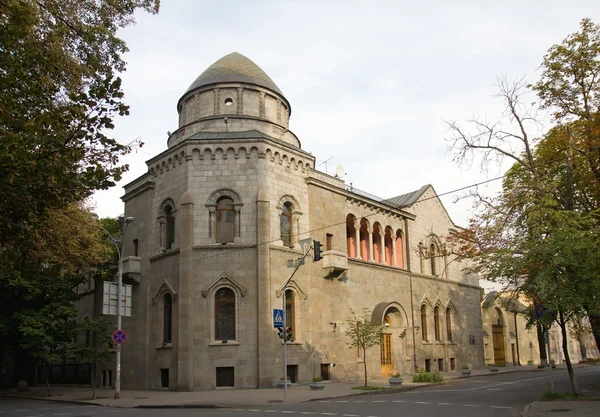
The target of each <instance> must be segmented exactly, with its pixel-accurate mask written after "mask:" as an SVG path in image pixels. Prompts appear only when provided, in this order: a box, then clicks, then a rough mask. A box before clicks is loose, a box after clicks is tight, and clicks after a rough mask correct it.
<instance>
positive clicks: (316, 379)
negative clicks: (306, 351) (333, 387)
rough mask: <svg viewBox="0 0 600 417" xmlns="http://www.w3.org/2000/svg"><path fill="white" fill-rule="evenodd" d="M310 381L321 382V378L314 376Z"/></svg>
mask: <svg viewBox="0 0 600 417" xmlns="http://www.w3.org/2000/svg"><path fill="white" fill-rule="evenodd" d="M312 382H323V378H321V377H320V376H316V377H314V378H313V380H312Z"/></svg>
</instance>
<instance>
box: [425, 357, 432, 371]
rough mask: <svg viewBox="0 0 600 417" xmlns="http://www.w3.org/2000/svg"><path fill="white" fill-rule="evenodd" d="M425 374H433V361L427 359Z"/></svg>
mask: <svg viewBox="0 0 600 417" xmlns="http://www.w3.org/2000/svg"><path fill="white" fill-rule="evenodd" d="M425 372H431V359H425Z"/></svg>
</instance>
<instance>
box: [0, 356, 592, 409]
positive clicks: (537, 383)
mask: <svg viewBox="0 0 600 417" xmlns="http://www.w3.org/2000/svg"><path fill="white" fill-rule="evenodd" d="M576 375H577V380H578V383H579V386H580V389H581V390H584V389H586V388H587V387H589V386H591V385H595V384H600V366H596V367H587V368H580V369H578V370H577V371H576ZM551 385H553V386H554V390H555V391H559V392H568V391H570V384H569V379H568V375H567V372H566V370H558V371H547V372H518V373H512V374H500V375H493V376H492V375H490V376H489V377H477V378H464V379H458V380H452V382H451V383H450V384H446V385H437V386H432V387H429V388H421V389H418V390H415V391H410V392H402V393H391V394H378V395H361V396H352V397H347V398H340V399H332V400H321V401H312V402H306V403H300V404H289V405H283V404H280V405H274V406H271V407H264V408H256V409H123V408H107V407H97V406H89V405H85V406H80V405H74V404H61V403H56V402H49V401H35V400H22V399H9V398H2V399H0V417H57V416H65V417H102V416H115V417H119V416H129V417H142V416H148V417H163V416H164V417H167V416H168V417H191V416H198V417H253V416H254V417H258V416H271V417H306V416H315V417H398V416H402V417H438V416H444V417H479V416H486V417H487V416H492V417H514V416H520V414H521V412H522V411H523V408H524V407H525V406H526V405H527V404H529V403H530V402H533V401H536V400H539V399H540V398H541V396H542V394H543V393H544V390H546V389H548V388H549V387H550V386H551ZM232 395H235V391H232ZM599 413H600V410H599Z"/></svg>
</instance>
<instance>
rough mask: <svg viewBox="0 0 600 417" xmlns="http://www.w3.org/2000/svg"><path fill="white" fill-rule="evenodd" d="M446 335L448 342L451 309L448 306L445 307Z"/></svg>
mask: <svg viewBox="0 0 600 417" xmlns="http://www.w3.org/2000/svg"><path fill="white" fill-rule="evenodd" d="M446 335H447V336H446V337H447V338H448V342H452V310H450V307H448V308H447V309H446Z"/></svg>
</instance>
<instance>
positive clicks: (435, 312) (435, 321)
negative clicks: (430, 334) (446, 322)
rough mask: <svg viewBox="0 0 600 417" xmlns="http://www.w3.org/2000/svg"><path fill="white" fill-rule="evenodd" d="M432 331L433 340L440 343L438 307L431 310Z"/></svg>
mask: <svg viewBox="0 0 600 417" xmlns="http://www.w3.org/2000/svg"><path fill="white" fill-rule="evenodd" d="M433 331H434V332H435V340H436V341H437V342H440V341H441V340H442V337H441V335H440V308H439V307H438V306H435V308H434V309H433Z"/></svg>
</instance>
